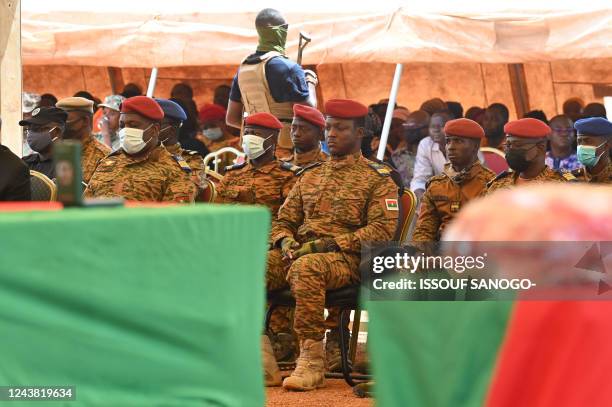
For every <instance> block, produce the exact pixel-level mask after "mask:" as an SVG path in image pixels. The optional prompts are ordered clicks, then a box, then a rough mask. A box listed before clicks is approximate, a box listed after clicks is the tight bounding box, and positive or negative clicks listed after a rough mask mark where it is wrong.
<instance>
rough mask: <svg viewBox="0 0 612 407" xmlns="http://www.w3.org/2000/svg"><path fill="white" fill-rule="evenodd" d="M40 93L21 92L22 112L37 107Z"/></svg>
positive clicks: (28, 111)
mask: <svg viewBox="0 0 612 407" xmlns="http://www.w3.org/2000/svg"><path fill="white" fill-rule="evenodd" d="M39 103H40V95H39V94H38V93H30V92H23V95H22V96H21V107H22V110H23V113H30V112H32V110H34V109H36V108H37V107H38V104H39Z"/></svg>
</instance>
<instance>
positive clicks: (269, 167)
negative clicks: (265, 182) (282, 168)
mask: <svg viewBox="0 0 612 407" xmlns="http://www.w3.org/2000/svg"><path fill="white" fill-rule="evenodd" d="M279 165H280V164H279V163H278V161H277V160H272V161H270V162H268V163H265V164H264V165H262V166H260V167H255V166H254V165H252V164H251V163H250V162H249V167H251V168H252V169H253V171H257V172H261V173H264V174H269V173H270V171H272V170H273V169H274V168H275V167H278V166H279Z"/></svg>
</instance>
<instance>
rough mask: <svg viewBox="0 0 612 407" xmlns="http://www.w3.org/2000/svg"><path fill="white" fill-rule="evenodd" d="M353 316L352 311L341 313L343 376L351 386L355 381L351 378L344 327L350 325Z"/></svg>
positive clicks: (344, 310) (345, 310) (347, 310)
mask: <svg viewBox="0 0 612 407" xmlns="http://www.w3.org/2000/svg"><path fill="white" fill-rule="evenodd" d="M350 315H351V310H350V309H343V310H341V311H340V358H341V362H342V374H343V376H344V380H346V382H347V383H348V384H349V386H351V387H352V386H355V384H357V383H355V381H354V380H353V378H352V377H351V367H350V366H349V355H348V353H349V352H348V349H347V348H346V346H345V343H347V342H348V338H347V337H346V331H345V330H344V327H345V326H347V325H348V323H349V319H350Z"/></svg>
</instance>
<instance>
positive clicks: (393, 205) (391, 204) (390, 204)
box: [385, 199, 399, 211]
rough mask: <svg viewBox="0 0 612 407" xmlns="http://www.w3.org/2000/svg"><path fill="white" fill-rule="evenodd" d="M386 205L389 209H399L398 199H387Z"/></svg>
mask: <svg viewBox="0 0 612 407" xmlns="http://www.w3.org/2000/svg"><path fill="white" fill-rule="evenodd" d="M385 206H386V207H387V210H388V211H399V204H398V203H397V199H385Z"/></svg>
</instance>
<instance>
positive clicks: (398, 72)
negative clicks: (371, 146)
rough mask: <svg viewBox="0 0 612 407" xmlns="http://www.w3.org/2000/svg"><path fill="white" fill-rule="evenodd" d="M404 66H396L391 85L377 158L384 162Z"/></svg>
mask: <svg viewBox="0 0 612 407" xmlns="http://www.w3.org/2000/svg"><path fill="white" fill-rule="evenodd" d="M403 68H404V66H403V65H402V64H397V65H395V74H394V75H393V84H392V85H391V94H390V95H389V104H388V105H387V113H386V114H385V123H384V124H383V128H382V133H381V135H380V144H379V145H378V152H377V153H376V158H378V159H379V160H381V161H382V160H383V159H384V157H385V149H386V148H387V140H388V139H389V129H390V128H391V118H392V117H393V107H394V106H395V101H396V99H397V92H398V90H399V84H400V79H402V70H403Z"/></svg>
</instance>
